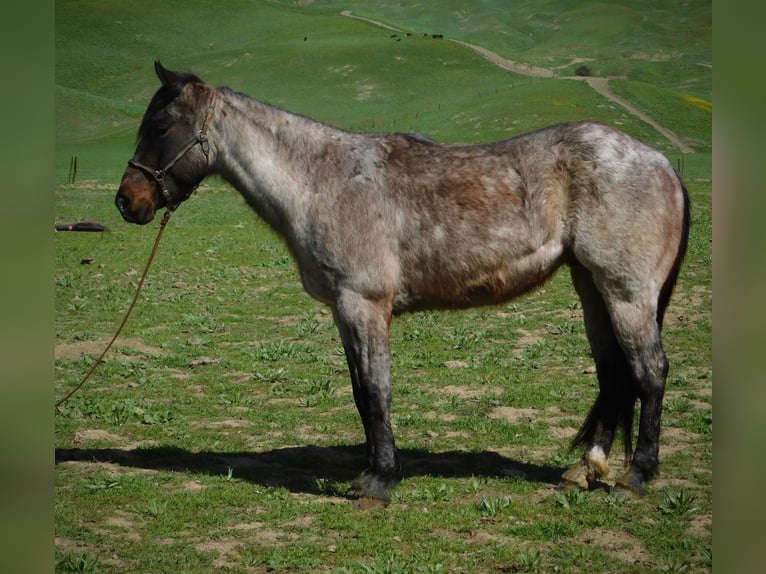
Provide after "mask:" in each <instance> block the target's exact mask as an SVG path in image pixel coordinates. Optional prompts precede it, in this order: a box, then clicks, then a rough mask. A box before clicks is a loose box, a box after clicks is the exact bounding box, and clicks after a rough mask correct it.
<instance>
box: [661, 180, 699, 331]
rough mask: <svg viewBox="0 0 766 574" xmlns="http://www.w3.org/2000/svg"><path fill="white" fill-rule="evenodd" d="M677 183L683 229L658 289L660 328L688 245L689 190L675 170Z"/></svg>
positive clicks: (689, 218)
mask: <svg viewBox="0 0 766 574" xmlns="http://www.w3.org/2000/svg"><path fill="white" fill-rule="evenodd" d="M676 177H677V178H678V183H679V184H681V190H682V192H683V197H684V213H683V229H682V231H681V242H680V244H679V246H678V252H677V253H676V260H675V261H674V262H673V267H672V268H671V270H670V273H668V276H667V278H666V279H665V283H663V285H662V290H661V291H660V297H659V301H658V302H657V303H658V304H657V324H658V325H659V327H660V330H661V329H662V321H663V319H664V318H665V310H666V309H667V308H668V303H669V302H670V296H671V295H672V294H673V287H675V285H676V281H677V280H678V273H679V271H680V270H681V263H682V262H683V260H684V257H685V256H686V248H687V246H688V245H689V228H690V227H691V203H690V202H689V192H688V191H687V189H686V186H685V185H684V181H683V179H681V176H680V175H679V173H678V172H676Z"/></svg>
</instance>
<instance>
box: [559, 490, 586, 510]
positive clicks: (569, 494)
mask: <svg viewBox="0 0 766 574" xmlns="http://www.w3.org/2000/svg"><path fill="white" fill-rule="evenodd" d="M587 501H588V494H587V493H586V492H585V491H582V490H580V489H579V488H570V489H567V490H565V491H563V492H557V493H556V503H557V504H558V505H560V506H562V507H564V508H572V507H574V506H581V505H582V504H585V503H586V502H587Z"/></svg>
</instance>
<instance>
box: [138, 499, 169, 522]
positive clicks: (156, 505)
mask: <svg viewBox="0 0 766 574" xmlns="http://www.w3.org/2000/svg"><path fill="white" fill-rule="evenodd" d="M167 510H168V503H167V502H166V501H159V500H157V499H156V498H153V499H152V500H150V501H149V504H148V505H147V506H146V509H145V510H144V514H145V515H146V516H148V517H150V518H154V519H155V520H156V519H159V518H162V517H163V516H165V514H166V513H167Z"/></svg>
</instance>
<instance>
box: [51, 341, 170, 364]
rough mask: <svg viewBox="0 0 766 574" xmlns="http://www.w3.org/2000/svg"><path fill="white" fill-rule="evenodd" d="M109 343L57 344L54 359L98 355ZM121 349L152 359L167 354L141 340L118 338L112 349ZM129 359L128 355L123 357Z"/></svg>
mask: <svg viewBox="0 0 766 574" xmlns="http://www.w3.org/2000/svg"><path fill="white" fill-rule="evenodd" d="M109 341H111V338H108V339H98V340H96V341H77V342H75V343H59V344H58V345H56V350H55V357H56V359H79V358H80V357H82V356H83V355H96V356H98V355H100V354H101V353H102V352H103V351H104V349H105V348H106V346H107V345H108V344H109ZM120 347H122V348H129V349H133V350H135V351H136V352H137V353H140V354H143V355H151V356H153V357H156V356H161V355H166V354H167V352H166V351H165V350H164V349H160V348H159V347H152V346H151V345H147V344H146V343H144V342H143V341H141V339H132V338H127V339H124V338H118V339H117V340H116V341H115V342H114V347H113V349H115V350H119V349H120ZM125 356H126V357H130V355H129V354H128V355H125Z"/></svg>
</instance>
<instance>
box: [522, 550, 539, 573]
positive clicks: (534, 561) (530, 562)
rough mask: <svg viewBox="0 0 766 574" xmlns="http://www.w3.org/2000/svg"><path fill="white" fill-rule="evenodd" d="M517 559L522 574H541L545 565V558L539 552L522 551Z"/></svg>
mask: <svg viewBox="0 0 766 574" xmlns="http://www.w3.org/2000/svg"><path fill="white" fill-rule="evenodd" d="M517 559H518V562H519V569H520V570H521V571H522V572H539V571H540V568H541V567H542V564H543V557H542V555H541V554H540V551H539V550H522V551H521V552H519V554H518V557H517Z"/></svg>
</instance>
